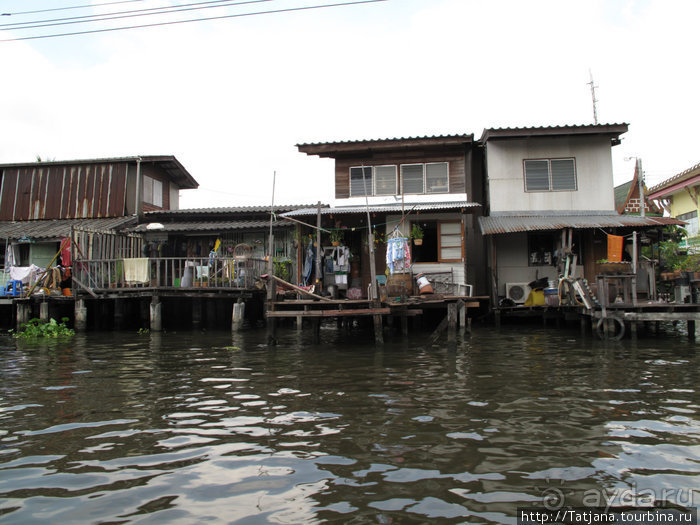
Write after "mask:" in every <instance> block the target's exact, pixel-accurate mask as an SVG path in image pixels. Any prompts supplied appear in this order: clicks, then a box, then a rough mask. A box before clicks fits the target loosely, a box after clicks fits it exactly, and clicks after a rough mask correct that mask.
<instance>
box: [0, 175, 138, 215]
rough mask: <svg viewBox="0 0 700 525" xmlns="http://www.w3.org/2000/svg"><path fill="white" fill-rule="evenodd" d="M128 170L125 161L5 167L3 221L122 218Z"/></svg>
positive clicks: (1, 192) (0, 197)
mask: <svg viewBox="0 0 700 525" xmlns="http://www.w3.org/2000/svg"><path fill="white" fill-rule="evenodd" d="M126 170H127V164H126V163H125V162H122V163H114V164H111V163H107V164H77V165H72V166H71V165H46V166H41V165H33V166H27V167H12V168H4V169H3V170H2V183H1V187H0V220H2V221H23V220H32V219H77V218H100V217H120V216H123V215H124V214H125V195H126Z"/></svg>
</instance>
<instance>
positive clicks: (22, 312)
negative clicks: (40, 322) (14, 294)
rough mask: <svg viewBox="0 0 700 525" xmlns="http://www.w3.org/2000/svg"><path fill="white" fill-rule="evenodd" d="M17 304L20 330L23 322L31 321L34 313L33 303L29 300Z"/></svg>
mask: <svg viewBox="0 0 700 525" xmlns="http://www.w3.org/2000/svg"><path fill="white" fill-rule="evenodd" d="M15 306H16V308H17V313H16V316H17V330H19V328H20V326H21V325H22V324H24V323H27V322H29V318H30V317H31V314H32V305H31V303H30V302H29V301H27V302H21V303H19V302H17V303H15Z"/></svg>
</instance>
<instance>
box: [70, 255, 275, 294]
mask: <svg viewBox="0 0 700 525" xmlns="http://www.w3.org/2000/svg"><path fill="white" fill-rule="evenodd" d="M266 272H267V261H265V260H262V259H253V258H248V257H246V258H243V257H229V258H212V259H209V258H208V257H158V258H144V259H101V260H88V261H81V260H77V261H74V262H73V280H74V281H75V282H74V283H73V289H74V291H79V288H85V287H87V288H90V289H92V290H95V289H97V290H101V289H109V288H134V287H136V288H145V287H151V288H204V287H209V288H237V289H241V288H243V289H252V288H254V287H255V281H256V280H257V279H258V278H259V277H260V276H261V275H262V274H264V273H266ZM76 289H77V290H76Z"/></svg>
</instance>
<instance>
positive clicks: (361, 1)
mask: <svg viewBox="0 0 700 525" xmlns="http://www.w3.org/2000/svg"><path fill="white" fill-rule="evenodd" d="M256 1H263V0H256ZM386 1H387V0H356V1H352V2H340V3H336V4H321V5H312V6H303V7H290V8H286V9H274V10H271V11H254V12H251V13H238V14H234V15H221V16H210V17H204V18H189V19H187V20H173V21H170V22H156V23H153V24H141V25H134V26H121V27H109V28H104V29H91V30H88V31H74V32H71V33H54V34H50V35H36V36H25V37H20V38H6V39H1V40H0V42H19V41H21V40H40V39H44V38H57V37H63V36H75V35H88V34H94V33H106V32H111V31H125V30H128V29H141V28H146V27H160V26H168V25H174V24H186V23H189V22H206V21H209V20H222V19H225V18H241V17H244V16H257V15H270V14H278V13H290V12H294V11H310V10H312V9H325V8H328V7H342V6H350V5H360V4H374V3H377V2H386Z"/></svg>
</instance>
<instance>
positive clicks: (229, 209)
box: [144, 204, 328, 218]
mask: <svg viewBox="0 0 700 525" xmlns="http://www.w3.org/2000/svg"><path fill="white" fill-rule="evenodd" d="M311 206H316V205H315V204H280V205H275V207H274V210H275V212H277V213H282V212H287V211H292V210H298V209H300V208H310V207H311ZM321 206H326V207H327V206H328V205H327V204H322V205H321ZM269 211H270V205H269V204H268V205H267V206H265V205H259V206H226V207H219V208H181V209H179V210H158V211H149V212H146V213H145V214H144V216H145V217H151V218H159V217H163V216H165V215H168V216H169V215H195V214H201V215H226V214H234V213H240V214H243V213H268V212H269Z"/></svg>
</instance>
